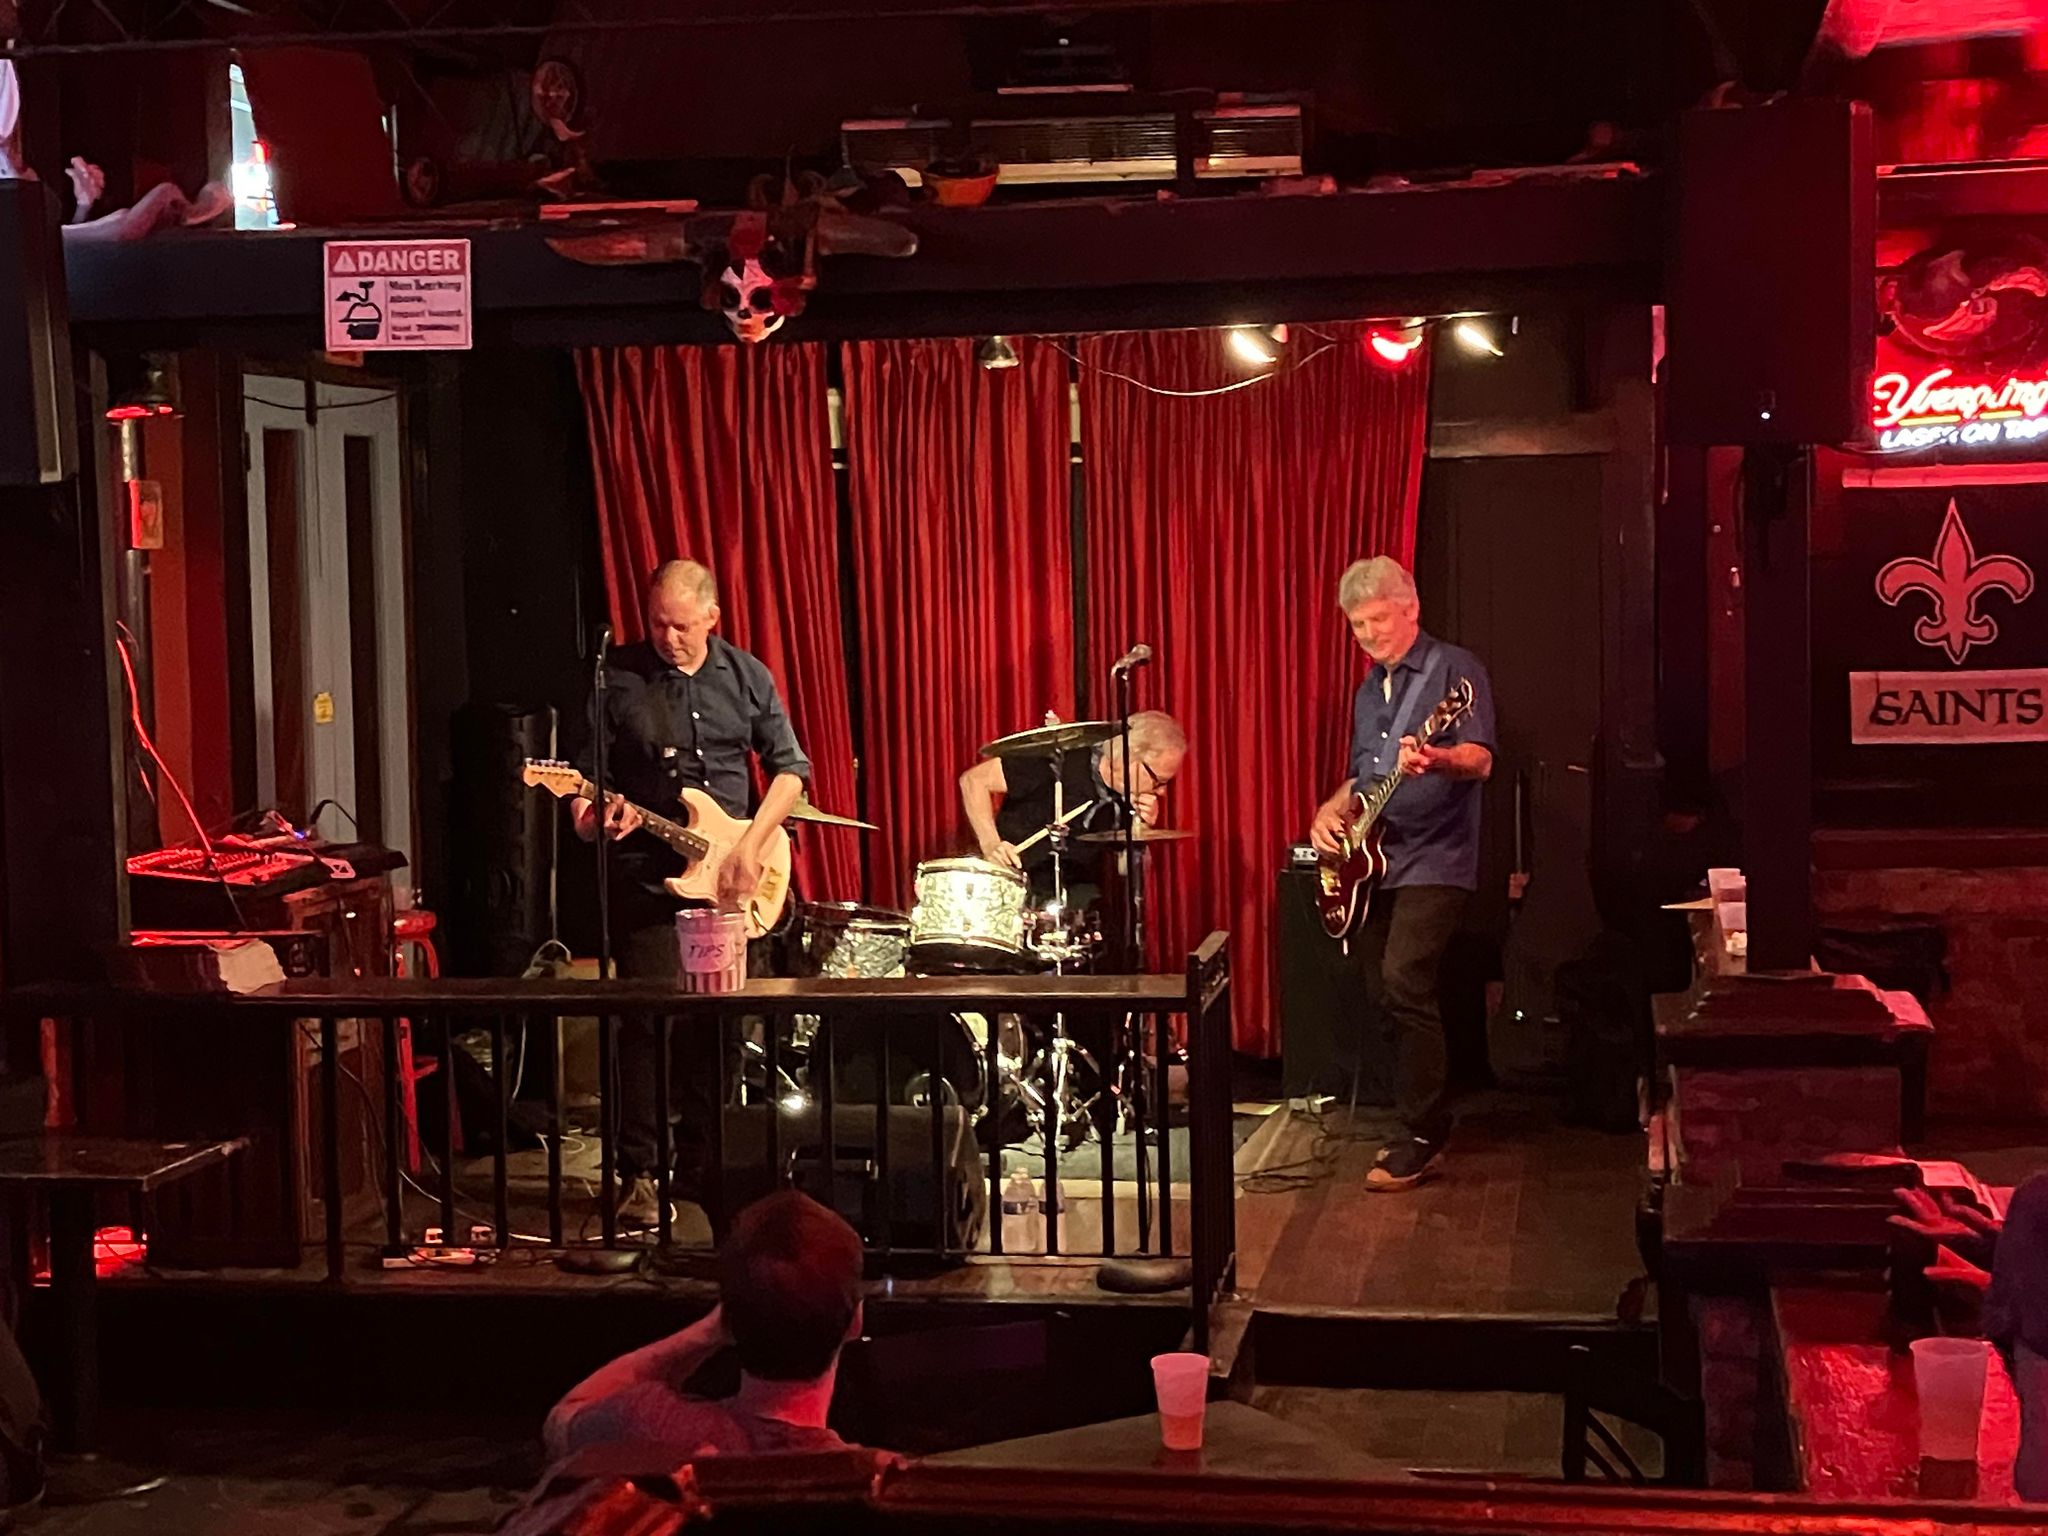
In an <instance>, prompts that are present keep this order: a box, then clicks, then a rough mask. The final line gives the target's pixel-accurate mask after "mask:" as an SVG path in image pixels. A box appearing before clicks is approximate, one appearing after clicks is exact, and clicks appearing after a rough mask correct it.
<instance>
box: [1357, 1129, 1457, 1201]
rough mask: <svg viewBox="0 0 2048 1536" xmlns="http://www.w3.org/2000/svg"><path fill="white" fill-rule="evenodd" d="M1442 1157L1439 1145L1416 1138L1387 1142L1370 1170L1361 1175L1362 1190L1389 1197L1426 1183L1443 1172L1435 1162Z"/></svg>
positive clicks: (1441, 1149)
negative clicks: (1363, 1176)
mask: <svg viewBox="0 0 2048 1536" xmlns="http://www.w3.org/2000/svg"><path fill="white" fill-rule="evenodd" d="M1442 1156H1443V1148H1442V1147H1441V1146H1437V1145H1434V1144H1432V1143H1430V1142H1427V1141H1423V1140H1422V1139H1421V1138H1420V1137H1408V1138H1404V1139H1403V1140H1400V1141H1390V1142H1388V1143H1387V1144H1386V1145H1385V1146H1384V1147H1381V1148H1380V1155H1379V1156H1378V1157H1376V1158H1375V1159H1373V1165H1372V1171H1371V1172H1370V1173H1368V1174H1367V1175H1366V1176H1365V1187H1366V1188H1367V1189H1370V1190H1372V1191H1374V1192H1375V1193H1378V1194H1393V1193H1395V1192H1397V1191H1399V1190H1404V1189H1413V1188H1414V1187H1415V1186H1416V1185H1418V1184H1426V1183H1428V1182H1429V1181H1430V1180H1431V1179H1433V1178H1436V1177H1437V1176H1438V1175H1439V1174H1441V1173H1442V1172H1443V1169H1442V1168H1441V1167H1440V1166H1439V1162H1438V1160H1439V1159H1440V1158H1442Z"/></svg>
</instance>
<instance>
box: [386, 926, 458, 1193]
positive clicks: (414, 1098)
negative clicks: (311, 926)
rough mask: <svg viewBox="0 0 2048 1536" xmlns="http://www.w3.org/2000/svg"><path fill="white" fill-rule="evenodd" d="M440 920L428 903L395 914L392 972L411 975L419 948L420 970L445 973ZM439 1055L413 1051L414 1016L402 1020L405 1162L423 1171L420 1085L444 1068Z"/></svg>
mask: <svg viewBox="0 0 2048 1536" xmlns="http://www.w3.org/2000/svg"><path fill="white" fill-rule="evenodd" d="M435 924H436V919H435V917H434V914H433V913H431V912H429V911H428V910H427V909H426V908H425V907H409V908H407V909H406V910H405V911H403V912H399V913H396V914H394V915H393V917H392V919H391V974H392V975H394V976H411V975H413V974H414V971H413V969H412V965H411V963H409V962H410V956H409V954H408V952H409V951H417V952H418V962H417V963H418V966H419V971H418V974H420V975H424V976H427V977H430V978H431V977H436V976H439V975H440V974H441V957H440V955H439V954H438V953H437V952H436V951H435V949H434V940H433V932H434V928H435ZM440 1066H441V1062H440V1058H439V1057H435V1056H420V1057H416V1056H414V1055H413V1050H412V1020H411V1019H400V1020H399V1021H398V1062H397V1065H396V1069H395V1070H396V1071H397V1073H398V1093H399V1104H400V1106H401V1108H402V1111H403V1113H404V1115H405V1165H406V1168H407V1169H408V1170H409V1171H411V1172H413V1173H418V1172H419V1171H420V1103H419V1092H418V1085H419V1082H420V1080H421V1079H422V1078H427V1077H432V1076H433V1075H434V1073H435V1072H436V1071H438V1070H439V1069H440ZM455 1150H456V1151H458V1152H460V1151H461V1150H462V1126H461V1124H460V1123H459V1122H458V1123H457V1125H456V1127H455Z"/></svg>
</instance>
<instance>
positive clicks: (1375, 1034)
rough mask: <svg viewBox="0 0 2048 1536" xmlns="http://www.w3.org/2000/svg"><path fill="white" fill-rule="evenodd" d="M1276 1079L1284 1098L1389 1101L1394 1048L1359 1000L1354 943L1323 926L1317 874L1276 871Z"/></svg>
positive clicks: (1360, 966)
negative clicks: (1354, 1079) (1320, 1095)
mask: <svg viewBox="0 0 2048 1536" xmlns="http://www.w3.org/2000/svg"><path fill="white" fill-rule="evenodd" d="M1278 904H1279V923H1278V925H1277V928H1278V945H1279V960H1280V1080H1281V1084H1282V1086H1283V1087H1284V1089H1285V1090H1286V1094H1287V1097H1288V1098H1290V1099H1303V1098H1307V1097H1309V1096H1310V1095H1312V1094H1318V1093H1327V1094H1333V1095H1335V1096H1336V1097H1338V1098H1341V1099H1347V1100H1348V1099H1349V1098H1350V1096H1351V1080H1352V1075H1353V1073H1356V1074H1357V1078H1358V1102H1359V1103H1360V1104H1371V1105H1376V1106H1377V1105H1387V1104H1392V1103H1393V1102H1394V1050H1393V1042H1392V1041H1391V1040H1389V1039H1388V1038H1387V1034H1386V1030H1385V1027H1384V1025H1383V1024H1376V1023H1374V1022H1373V1021H1374V1020H1375V1019H1377V1017H1378V1015H1376V1014H1375V1013H1374V1012H1373V1010H1371V1009H1369V1008H1368V1007H1367V1006H1366V989H1365V988H1366V980H1365V967H1364V963H1363V959H1362V956H1361V954H1360V952H1359V946H1357V945H1356V944H1353V945H1352V946H1351V949H1350V951H1349V952H1348V953H1347V952H1346V950H1345V947H1344V946H1343V945H1342V944H1340V943H1339V942H1338V941H1337V940H1335V939H1333V938H1331V937H1330V936H1329V935H1328V934H1327V933H1325V932H1323V924H1322V919H1321V917H1320V916H1319V915H1318V914H1317V911H1316V872H1315V871H1314V870H1313V869H1292V868H1288V869H1282V870H1281V871H1280V889H1279V897H1278Z"/></svg>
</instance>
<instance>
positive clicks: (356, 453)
mask: <svg viewBox="0 0 2048 1536" xmlns="http://www.w3.org/2000/svg"><path fill="white" fill-rule="evenodd" d="M242 396H243V425H244V431H245V432H246V434H247V439H246V441H247V447H248V452H247V455H246V462H247V464H248V482H249V485H248V488H249V582H250V628H251V639H252V642H253V647H254V657H253V665H252V668H251V672H252V676H253V680H254V691H255V700H254V704H255V720H256V779H257V792H258V795H259V797H260V799H261V801H262V803H263V804H264V805H265V806H276V807H278V808H279V809H280V810H282V811H283V812H284V813H285V815H286V816H288V817H289V818H291V819H292V820H293V821H294V822H295V823H297V824H300V825H305V824H307V822H308V819H309V818H310V822H311V825H312V827H313V828H314V829H315V830H317V831H319V832H320V833H322V834H323V835H325V836H326V837H328V838H329V839H331V840H333V841H336V842H352V841H356V840H358V838H360V839H361V840H363V841H367V842H372V843H381V844H383V845H384V846H386V847H389V848H392V849H395V850H397V851H398V852H400V853H402V854H404V855H405V856H406V857H407V858H408V859H410V858H411V856H412V850H413V841H414V839H413V817H414V814H415V806H414V803H413V794H412V780H413V770H412V756H413V754H412V677H411V666H410V658H409V655H408V650H407V645H406V636H407V634H408V633H409V631H410V625H409V623H408V618H409V609H410V590H409V586H408V583H407V579H406V571H407V566H408V559H407V550H406V529H405V517H404V508H403V501H402V490H401V487H402V479H401V467H400V461H399V432H398V419H399V418H398V398H397V396H396V394H395V393H394V392H392V391H390V390H380V389H364V388H357V387H353V386H344V385H338V384H319V385H316V386H314V392H313V400H312V402H311V409H310V410H309V409H308V405H307V401H306V390H305V386H304V385H303V384H302V383H300V382H299V381H297V380H293V379H280V378H272V377H269V376H266V375H259V374H250V375H248V376H246V377H245V378H244V380H243V388H242ZM398 885H399V887H400V888H401V889H403V888H404V886H405V885H406V882H405V881H403V880H400V881H399V882H398Z"/></svg>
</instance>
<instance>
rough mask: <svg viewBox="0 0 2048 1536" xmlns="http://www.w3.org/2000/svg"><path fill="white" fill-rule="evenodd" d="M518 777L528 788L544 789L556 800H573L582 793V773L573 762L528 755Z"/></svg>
mask: <svg viewBox="0 0 2048 1536" xmlns="http://www.w3.org/2000/svg"><path fill="white" fill-rule="evenodd" d="M520 777H521V778H522V779H524V780H525V781H526V785H527V787H528V788H529V789H544V790H546V791H547V792H548V793H549V794H551V795H553V796H555V798H557V799H558V800H573V799H574V798H575V797H576V796H577V795H580V794H582V793H583V774H582V771H581V770H580V769H578V768H577V767H576V765H575V764H574V763H564V762H559V761H557V760H555V759H553V758H539V757H529V758H528V759H527V760H526V767H525V769H524V770H523V771H522V772H521V773H520Z"/></svg>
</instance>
